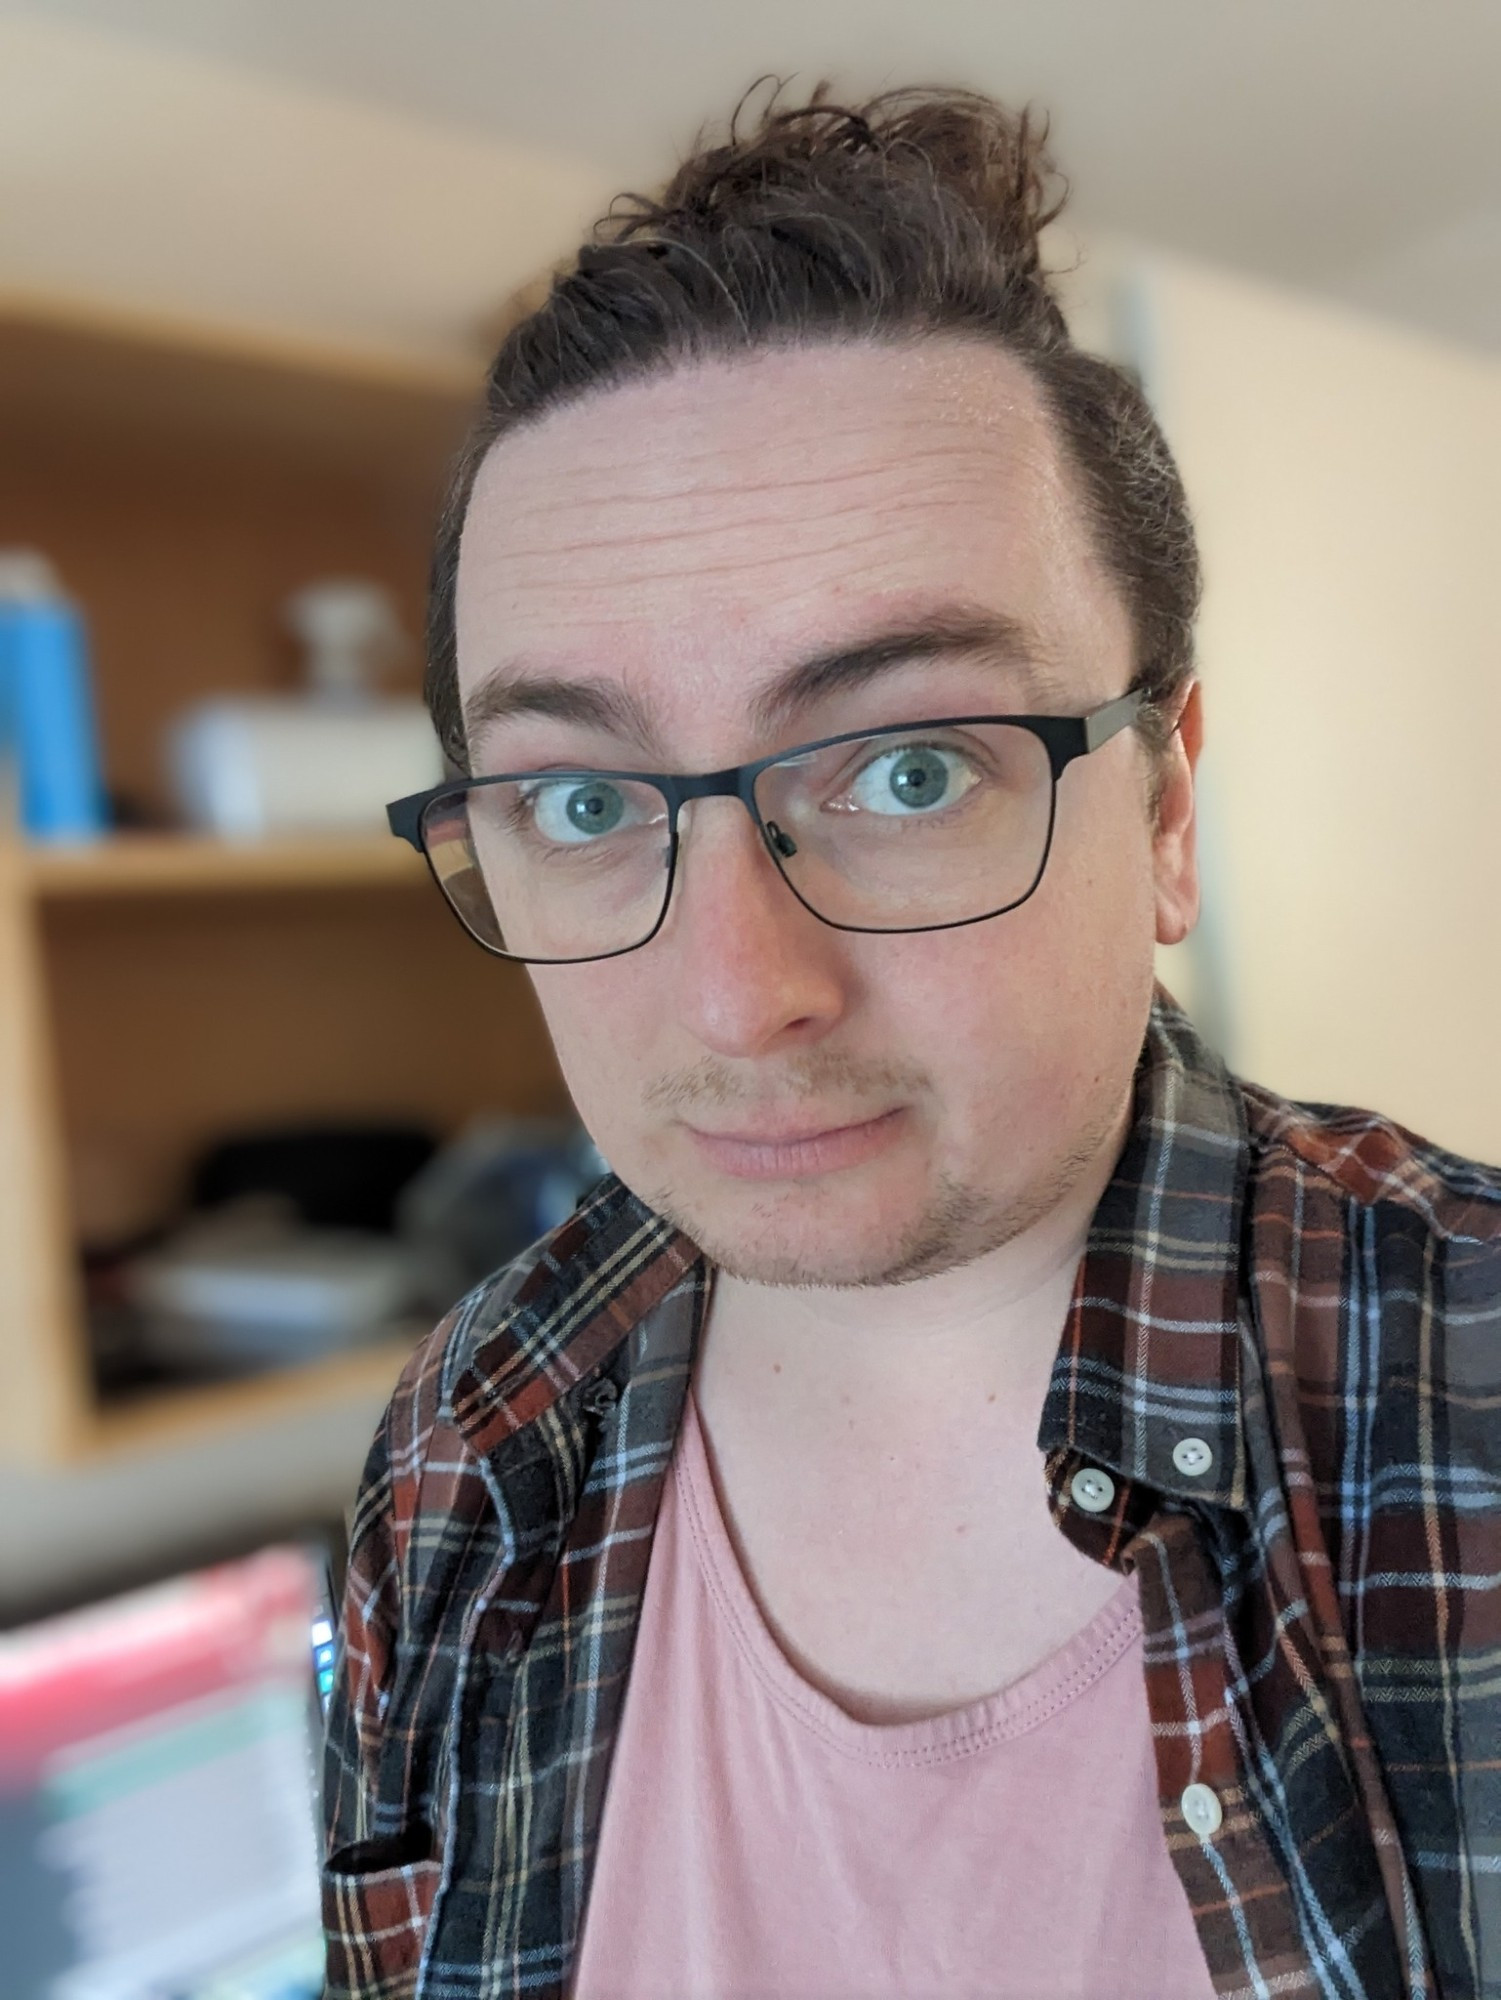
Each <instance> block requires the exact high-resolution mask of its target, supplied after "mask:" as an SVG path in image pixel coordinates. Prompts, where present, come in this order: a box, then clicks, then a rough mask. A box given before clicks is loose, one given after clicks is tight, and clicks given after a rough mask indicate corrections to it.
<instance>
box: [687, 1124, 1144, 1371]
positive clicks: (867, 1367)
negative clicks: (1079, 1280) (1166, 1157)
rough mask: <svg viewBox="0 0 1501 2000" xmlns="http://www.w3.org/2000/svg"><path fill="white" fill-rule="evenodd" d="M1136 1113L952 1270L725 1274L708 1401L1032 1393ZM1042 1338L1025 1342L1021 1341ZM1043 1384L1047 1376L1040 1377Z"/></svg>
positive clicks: (711, 1336) (709, 1341)
mask: <svg viewBox="0 0 1501 2000" xmlns="http://www.w3.org/2000/svg"><path fill="white" fill-rule="evenodd" d="M1129 1119H1130V1107H1129V1103H1128V1104H1127V1105H1126V1106H1124V1107H1123V1109H1122V1113H1121V1116H1120V1118H1119V1119H1118V1120H1117V1121H1116V1123H1115V1124H1114V1125H1113V1126H1112V1128H1111V1130H1110V1133H1109V1134H1108V1136H1107V1138H1106V1140H1105V1141H1104V1143H1103V1144H1102V1145H1101V1147H1100V1148H1099V1149H1098V1151H1097V1152H1096V1153H1095V1154H1094V1155H1092V1156H1091V1158H1090V1159H1089V1160H1088V1161H1087V1162H1086V1164H1085V1165H1084V1166H1083V1168H1082V1169H1081V1170H1080V1172H1079V1174H1078V1175H1077V1176H1076V1178H1075V1179H1074V1180H1073V1182H1072V1183H1071V1184H1070V1185H1069V1187H1068V1188H1067V1190H1066V1191H1065V1192H1064V1194H1063V1195H1062V1196H1061V1197H1060V1199H1059V1200H1058V1201H1057V1202H1056V1203H1055V1204H1054V1206H1053V1207H1052V1208H1050V1209H1049V1210H1048V1212H1047V1213H1046V1214H1045V1215H1043V1216H1042V1217H1040V1218H1039V1219H1038V1220H1037V1221H1036V1222H1034V1223H1032V1224H1031V1225H1030V1226H1029V1227H1028V1228H1026V1229H1024V1230H1023V1231H1021V1232H1020V1233H1019V1234H1018V1235H1016V1236H1014V1237H1012V1238H1011V1239H1010V1241H1008V1242H1006V1243H1002V1244H999V1245H998V1246H997V1247H996V1248H994V1249H993V1250H989V1251H986V1252H985V1253H984V1254H983V1255H981V1256H979V1257H975V1258H973V1259H971V1260H970V1262H968V1263H966V1264H963V1265H960V1266H957V1267H956V1268H954V1269H953V1270H949V1271H942V1272H939V1273H937V1274H936V1275H935V1276H933V1277H929V1278H920V1279H917V1280H915V1281H914V1282H913V1283H910V1284H904V1285H884V1286H874V1285H873V1286H841V1287H826V1288H821V1289H816V1290H815V1289H812V1288H798V1289H792V1288H788V1287H782V1286H771V1285H757V1284H752V1283H749V1282H747V1281H746V1280H744V1279H740V1278H734V1277H731V1276H729V1275H728V1274H726V1273H724V1272H719V1273H717V1274H716V1277H715V1283H714V1295H713V1303H712V1309H711V1312H710V1315H709V1322H708V1327H707V1329H706V1338H705V1347H704V1353H703V1355H702V1356H701V1371H702V1372H701V1380H700V1388H699V1393H700V1397H701V1399H703V1398H705V1397H707V1396H709V1395H710V1394H711V1393H713V1392H715V1391H717V1393H718V1394H720V1395H723V1394H724V1393H726V1392H727V1391H730V1390H731V1385H732V1382H734V1383H737V1384H739V1385H740V1386H741V1387H748V1386H749V1385H750V1382H751V1381H752V1380H753V1379H755V1378H758V1377H759V1378H760V1379H762V1380H764V1379H765V1376H766V1374H768V1373H771V1372H774V1373H775V1374H776V1375H777V1376H779V1377H781V1378H782V1380H781V1383H780V1387H781V1388H782V1390H783V1391H786V1390H788V1389H791V1388H792V1387H793V1386H794V1385H797V1386H798V1387H799V1389H800V1391H801V1392H802V1393H803V1394H804V1395H807V1396H809V1397H813V1398H818V1397H819V1395H820V1392H821V1391H824V1390H833V1389H835V1388H836V1387H837V1390H838V1392H839V1394H840V1396H841V1399H842V1400H847V1398H848V1394H849V1391H850V1389H851V1385H852V1384H859V1385H862V1386H863V1388H864V1389H865V1390H866V1391H867V1392H868V1393H869V1394H870V1395H871V1396H872V1397H874V1398H878V1399H880V1398H883V1397H884V1396H885V1395H886V1394H888V1393H894V1394H896V1395H899V1396H903V1397H906V1396H910V1394H911V1393H912V1385H913V1378H914V1375H919V1376H923V1377H926V1378H927V1379H928V1380H929V1381H942V1382H944V1383H946V1384H948V1385H949V1386H950V1387H951V1388H952V1387H954V1386H956V1385H957V1384H959V1383H962V1382H965V1381H975V1380H977V1379H978V1378H979V1377H982V1376H983V1378H984V1379H985V1381H986V1383H987V1384H988V1385H990V1386H991V1387H994V1388H998V1389H1002V1390H1006V1389H1015V1390H1017V1391H1026V1390H1029V1389H1031V1388H1032V1387H1033V1386H1034V1385H1035V1383H1036V1382H1037V1380H1038V1379H1039V1369H1042V1370H1044V1371H1046V1370H1047V1369H1050V1368H1051V1365H1052V1361H1053V1358H1054V1355H1055V1354H1056V1350H1057V1345H1058V1338H1059V1334H1060V1332H1061V1328H1062V1323H1063V1315H1064V1313H1065V1312H1066V1310H1067V1305H1068V1299H1069V1295H1070V1293H1071V1291H1072V1286H1073V1280H1074V1276H1075V1273H1076V1270H1077V1267H1078V1262H1079V1258H1080V1256H1081V1255H1082V1253H1083V1249H1084V1244H1085V1241H1086V1238H1087V1236H1088V1234H1089V1225H1090V1221H1091V1218H1092V1217H1093V1215H1094V1211H1095V1208H1096V1207H1097V1206H1098V1203H1099V1200H1100V1197H1101V1196H1102V1195H1103V1193H1104V1191H1105V1188H1106V1187H1107V1186H1108V1184H1109V1181H1110V1177H1111V1175H1112V1173H1113V1172H1114V1170H1115V1166H1116V1163H1117V1161H1118V1160H1119V1158H1120V1154H1121V1149H1122V1147H1123V1145H1124V1143H1125V1137H1126V1132H1127V1130H1128V1128H1129ZM1022 1328H1035V1329H1036V1332H1035V1334H1034V1335H1033V1336H1032V1337H1031V1338H1029V1339H1028V1340H1026V1341H1022V1340H1018V1339H1017V1338H1016V1337H1015V1336H1016V1334H1017V1332H1018V1331H1019V1330H1020V1329H1022ZM1042 1379H1045V1373H1044V1375H1043V1378H1042Z"/></svg>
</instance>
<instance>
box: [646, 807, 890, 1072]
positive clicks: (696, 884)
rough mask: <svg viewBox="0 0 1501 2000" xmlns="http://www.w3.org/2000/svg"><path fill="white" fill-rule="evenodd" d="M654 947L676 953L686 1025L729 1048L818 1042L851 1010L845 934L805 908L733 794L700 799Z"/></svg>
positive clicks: (684, 830) (688, 812)
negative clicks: (830, 926) (665, 919)
mask: <svg viewBox="0 0 1501 2000" xmlns="http://www.w3.org/2000/svg"><path fill="white" fill-rule="evenodd" d="M678 832H679V839H680V843H681V844H680V847H679V852H678V867H677V880H676V882H675V883H674V884H673V891H672V904H671V907H670V908H669V910H668V913H667V921H666V924H665V925H664V927H663V933H662V935H661V936H659V937H658V938H657V940H656V944H657V946H658V947H660V948H662V949H664V950H667V951H671V952H672V953H673V954H674V957H675V965H674V972H675V975H676V977H675V979H674V983H673V988H672V991H673V994H674V1000H675V1005H676V1009H677V1012H678V1014H679V1018H680V1020H681V1021H682V1023H683V1025H684V1026H685V1027H686V1028H687V1029H688V1030H689V1031H690V1033H692V1034H693V1035H694V1036H695V1037H696V1038H697V1039H698V1040H699V1041H700V1042H701V1043H702V1044H703V1045H704V1047H705V1048H707V1049H712V1050H713V1051H714V1052H715V1053H716V1054H717V1055H723V1056H760V1055H768V1054H773V1053H776V1052H777V1051H779V1050H787V1049H792V1048H800V1047H805V1046H807V1045H809V1044H811V1043H813V1042H816V1041H818V1040H819V1039H821V1037H822V1036H823V1035H824V1034H825V1033H827V1031H828V1030H829V1029H830V1028H831V1027H832V1026H833V1025H834V1023H835V1022H836V1021H838V1020H839V1019H840V1017H841V1016H842V1015H843V1013H844V1012H845V1009H846V1007H847V1005H848V1002H849V984H850V982H849V976H848V971H847V968H846V966H845V964H844V962H843V961H844V956H845V954H844V952H843V950H842V949H841V935H840V933H839V932H838V931H836V930H831V929H830V928H829V926H828V925H827V924H822V923H820V922H819V921H818V919H817V917H815V916H814V915H813V914H812V912H811V911H810V910H805V909H804V908H803V906H802V904H801V903H800V902H799V901H798V900H797V898H796V897H795V896H794V895H793V893H792V891H791V890H790V889H789V888H788V887H787V884H786V883H785V882H784V881H783V880H782V878H781V876H780V875H779V874H778V872H777V868H776V864H775V863H774V862H773V860H772V858H771V856H770V855H769V854H768V853H767V851H766V848H765V845H764V844H763V842H762V838H761V835H760V833H759V832H758V831H757V829H756V826H755V824H754V823H753V821H752V820H751V818H750V816H749V815H748V814H747V812H746V811H745V809H744V807H743V806H742V805H741V804H740V803H739V801H738V800H736V799H717V798H708V799H694V800H692V801H691V802H690V803H689V804H687V805H685V806H684V807H683V809H682V813H681V816H680V818H679V822H678Z"/></svg>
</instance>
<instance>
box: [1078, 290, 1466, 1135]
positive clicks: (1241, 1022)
mask: <svg viewBox="0 0 1501 2000" xmlns="http://www.w3.org/2000/svg"><path fill="white" fill-rule="evenodd" d="M1119 268H1120V272H1121V275H1120V279H1119V281H1118V284H1117V286H1116V288H1115V297H1116V302H1117V306H1118V308H1120V309H1121V310H1120V319H1119V321H1118V325H1117V330H1116V334H1115V337H1114V339H1113V340H1112V345H1114V346H1116V347H1117V348H1124V349H1126V350H1128V351H1130V350H1134V352H1135V354H1136V356H1137V358H1138V361H1139V364H1140V365H1141V366H1142V368H1143V372H1144V373H1145V375H1146V377H1147V380H1148V385H1149V387H1150V389H1151V392H1152V394H1153V397H1154V400H1155V401H1156V403H1157V405H1158V408H1159V410H1160V411H1161V414H1162V417H1163V421H1164V424H1165V426H1166V428H1167V431H1168V433H1169V436H1170V438H1171V440H1172V443H1173V446H1174V449H1175V451H1176V452H1177V454H1178V457H1179V461H1180V464H1181V466H1182V469H1183V474H1184V478H1185V481H1186V483H1187V486H1188V490H1189V495H1190V498H1191V500H1192V502H1193V505H1194V510H1195V514H1196V516H1197V519H1198V522H1199V526H1200V532H1201V537H1202V544H1203V552H1204V562H1205V570H1206V575H1207V591H1206V597H1205V605H1204V616H1203V623H1202V628H1201V657H1202V664H1203V673H1204V682H1205V690H1206V700H1207V713H1208V721H1209V733H1210V742H1211V746H1212V747H1211V749H1210V750H1209V751H1208V752H1207V753H1206V757H1205V769H1204V803H1205V813H1206V819H1207V828H1206V831H1207V834H1208V836H1209V843H1210V851H1209V856H1208V861H1209V866H1210V881H1209V905H1208V909H1207V912H1206V915H1207V919H1208V922H1209V925H1210V927H1211V931H1210V936H1209V939H1208V943H1209V945H1210V946H1211V952H1210V953H1209V954H1201V955H1200V958H1199V962H1198V964H1197V965H1195V964H1192V963H1191V964H1190V965H1189V966H1188V967H1187V968H1186V969H1183V968H1180V967H1179V966H1177V965H1175V964H1174V960H1175V959H1177V958H1181V957H1182V956H1184V954H1175V953H1167V954H1164V976H1165V977H1166V978H1167V979H1168V980H1169V982H1170V983H1172V982H1173V981H1174V980H1175V979H1177V980H1178V982H1179V983H1180V984H1181V985H1183V987H1184V988H1185V989H1192V988H1193V987H1194V986H1195V984H1196V983H1198V977H1199V976H1201V975H1202V972H1203V969H1204V964H1205V959H1206V957H1216V954H1215V953H1214V952H1213V949H1212V948H1213V947H1214V946H1215V945H1216V944H1218V946H1219V951H1218V954H1217V963H1216V964H1215V965H1214V966H1213V967H1212V969H1213V970H1214V971H1215V972H1216V973H1217V975H1218V978H1219V980H1220V981H1222V983H1223V989H1224V996H1225V1002H1226V1031H1227V1043H1228V1048H1229V1053H1230V1055H1231V1058H1232V1060H1233V1062H1234V1063H1235V1065H1236V1067H1237V1068H1239V1069H1240V1070H1242V1071H1243V1072H1244V1073H1245V1074H1246V1075H1248V1076H1252V1077H1255V1078H1256V1079H1258V1080H1259V1081H1262V1082H1265V1083H1267V1084H1269V1085H1271V1086H1272V1087H1274V1088H1275V1089H1277V1090H1280V1091H1283V1092H1285V1093H1287V1094H1289V1095H1292V1096H1299V1097H1311V1098H1322V1099H1327V1100H1334V1101H1344V1102H1353V1103H1365V1104H1370V1105H1374V1106H1375V1107H1377V1108H1379V1109H1381V1110H1383V1111H1386V1112H1388V1113H1389V1114H1390V1115H1392V1116H1393V1117H1395V1118H1397V1119H1399V1120H1401V1121H1402V1122H1403V1123H1406V1124H1408V1125H1411V1126H1413V1127H1415V1128H1416V1129H1418V1130H1419V1131H1422V1132H1424V1133H1426V1134H1427V1135H1428V1136H1429V1137H1431V1138H1433V1139H1434V1140H1436V1141H1437V1142H1438V1143H1439V1144H1441V1145H1445V1146H1449V1147H1451V1148H1453V1149H1455V1150H1457V1151H1460V1152H1466V1153H1470V1154H1474V1155H1478V1156H1480V1157H1482V1158H1485V1159H1489V1160H1501V1055H1498V1044H1501V587H1498V573H1501V561H1498V558H1501V546H1498V545H1501V363H1497V362H1496V361H1493V360H1489V359H1486V358H1483V357H1480V356H1478V355H1475V354H1471V353H1468V352H1463V351H1460V350H1457V349H1452V348H1447V347H1445V346H1443V345H1440V344H1439V343H1437V342H1429V341H1426V340H1423V339H1420V338H1417V337H1415V336H1413V335H1411V334H1407V333H1403V332H1399V331H1396V330H1394V329H1392V328H1390V327H1388V326H1387V325H1385V324H1383V323H1379V322H1375V321H1369V320H1365V319H1362V318H1360V317H1357V316H1355V315H1353V314H1347V313H1344V312H1341V311H1337V310H1334V309H1331V308H1328V307H1325V306H1322V305H1315V304H1311V303H1309V302H1308V301H1307V300H1304V299H1302V298H1297V297H1293V296H1288V295H1284V294H1281V293H1278V292H1275V291H1272V290H1269V289H1268V288H1266V287H1264V286H1260V285H1255V284H1251V283H1248V282H1245V281H1243V280H1241V279H1238V278H1234V277H1231V276H1228V275H1225V274H1223V273H1220V272H1216V271H1212V270H1207V269H1204V268H1200V267H1193V266H1189V265H1186V264H1183V263H1179V262H1176V261H1169V260H1165V259H1161V258H1157V257H1150V258H1141V259H1127V260H1125V261H1124V262H1123V263H1122V265H1121V266H1120V267H1119ZM1216 933H1217V936H1216ZM1188 956H1189V957H1190V959H1192V957H1193V956H1194V954H1193V953H1190V954H1188ZM1185 997H1186V994H1185Z"/></svg>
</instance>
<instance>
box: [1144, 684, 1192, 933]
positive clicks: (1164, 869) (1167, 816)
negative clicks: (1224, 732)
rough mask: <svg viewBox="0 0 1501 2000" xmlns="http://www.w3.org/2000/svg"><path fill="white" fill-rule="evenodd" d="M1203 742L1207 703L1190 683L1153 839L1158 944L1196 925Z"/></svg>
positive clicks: (1166, 756)
mask: <svg viewBox="0 0 1501 2000" xmlns="http://www.w3.org/2000/svg"><path fill="white" fill-rule="evenodd" d="M1203 742H1204V700H1203V694H1202V691H1201V689H1200V685H1199V683H1198V681H1196V680H1195V681H1190V682H1189V685H1188V693H1187V695H1186V696H1185V697H1183V699H1182V704H1181V706H1180V708H1179V710H1178V719H1177V721H1176V723H1175V724H1174V726H1173V734H1172V737H1171V739H1170V741H1169V743H1168V746H1167V748H1166V749H1165V750H1164V751H1163V753H1162V759H1163V761H1162V772H1161V780H1160V782H1161V787H1162V791H1161V797H1160V799H1159V801H1158V806H1157V827H1156V831H1155V832H1154V834H1153V836H1152V876H1153V881H1154V884H1155V888H1156V905H1157V942H1158V943H1159V944H1181V943H1182V942H1183V940H1184V938H1186V937H1187V936H1188V934H1189V932H1190V931H1191V930H1192V929H1193V927H1194V925H1195V924H1196V923H1197V922H1198V917H1199V856H1198V844H1197V833H1198V828H1197V822H1196V820H1195V815H1194V805H1195V800H1194V781H1195V776H1196V773H1197V771H1198V766H1199V751H1200V749H1201V748H1202V747H1203Z"/></svg>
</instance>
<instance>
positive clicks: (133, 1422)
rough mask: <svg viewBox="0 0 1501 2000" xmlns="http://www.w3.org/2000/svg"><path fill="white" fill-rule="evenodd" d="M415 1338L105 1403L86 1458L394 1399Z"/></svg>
mask: <svg viewBox="0 0 1501 2000" xmlns="http://www.w3.org/2000/svg"><path fill="white" fill-rule="evenodd" d="M415 1344H416V1342H415V1341H414V1340H408V1339H401V1340H383V1341H381V1342H379V1343H378V1344H374V1345H371V1346H369V1347H364V1348H361V1349H360V1350H359V1351H358V1352H357V1353H353V1354H339V1355H335V1356H332V1357H331V1358H329V1359H327V1360H323V1361H314V1362H308V1363H306V1364H305V1365H304V1366H302V1367H299V1368H278V1369H275V1370H271V1371H268V1372H267V1373H266V1374H264V1375H248V1376H240V1377H237V1378H236V1379H235V1380H234V1381H231V1382H212V1383H206V1384H195V1385H194V1386H193V1387H191V1388H182V1389H163V1390H159V1391H155V1392H153V1393H152V1394H150V1395H143V1396H140V1397H136V1398H132V1399H131V1401H129V1402H128V1403H122V1404H120V1405H118V1406H117V1407H115V1408H111V1407H109V1406H108V1405H106V1406H105V1407H104V1408H102V1409H100V1410H98V1411H96V1412H95V1413H94V1414H93V1415H92V1416H90V1417H89V1418H87V1419H86V1420H85V1421H84V1422H83V1423H82V1425H81V1427H80V1430H79V1433H78V1436H77V1443H76V1449H75V1453H74V1454H73V1455H74V1456H76V1457H77V1458H79V1459H93V1458H99V1457H106V1456H110V1455H112V1454H114V1453H117V1452H121V1453H123V1452H138V1451H153V1450H158V1449H169V1448H170V1447H172V1446H173V1445H189V1444H194V1443H197V1442H199V1441H200V1440H202V1439H203V1438H205V1437H207V1436H210V1435H212V1434H213V1433H215V1432H221V1431H224V1430H229V1429H232V1428H234V1427H235V1426H237V1425H241V1424H255V1423H265V1422H270V1421H274V1420H276V1419H277V1418H282V1417H292V1416H296V1415H298V1414H299V1413H300V1412H302V1411H305V1410H312V1409H317V1408H320V1407H322V1406H324V1405H326V1404H329V1403H337V1402H347V1401H353V1400H355V1399H358V1398H362V1397H378V1396H387V1395H389V1394H390V1392H391V1390H392V1389H393V1388H394V1387H395V1386H396V1378H397V1376H398V1375H399V1374H400V1373H401V1370H402V1368H403V1367H404V1366H405V1364H406V1362H407V1360H408V1359H409V1358H410V1356H411V1353H412V1349H413V1347H414V1346H415Z"/></svg>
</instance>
